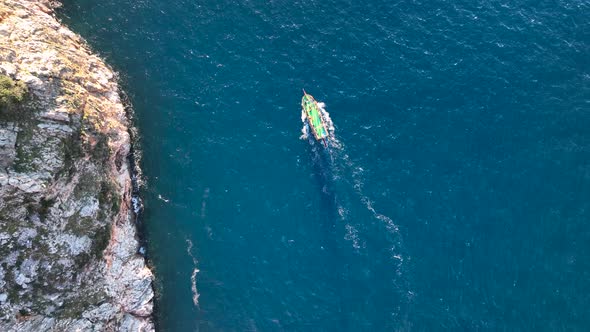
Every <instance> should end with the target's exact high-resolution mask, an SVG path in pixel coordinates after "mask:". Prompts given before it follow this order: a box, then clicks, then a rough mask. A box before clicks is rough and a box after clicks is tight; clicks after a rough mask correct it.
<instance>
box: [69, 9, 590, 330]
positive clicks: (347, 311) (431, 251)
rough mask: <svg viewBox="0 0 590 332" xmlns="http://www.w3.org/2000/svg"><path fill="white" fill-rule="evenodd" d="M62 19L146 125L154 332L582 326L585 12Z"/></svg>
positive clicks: (114, 14)
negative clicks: (323, 129) (313, 108)
mask: <svg viewBox="0 0 590 332" xmlns="http://www.w3.org/2000/svg"><path fill="white" fill-rule="evenodd" d="M64 2H65V3H64V8H63V10H61V11H60V15H62V17H63V18H64V20H65V21H66V23H68V24H69V25H70V26H71V27H72V28H73V29H74V30H75V31H77V32H79V33H80V34H82V35H83V36H84V37H85V38H87V39H88V40H89V42H90V44H91V45H92V47H93V48H94V49H95V50H97V51H98V52H99V53H101V54H102V55H103V56H104V57H105V58H106V59H107V61H108V62H109V63H110V64H112V66H113V67H114V68H115V69H116V70H118V71H119V72H120V74H121V77H122V84H123V86H124V88H125V90H126V91H127V92H128V93H129V94H130V96H131V101H132V103H133V105H134V107H135V112H136V116H137V125H138V127H139V130H140V132H141V136H142V138H141V148H142V150H143V159H142V167H143V170H144V175H145V183H146V185H145V187H144V193H143V194H144V198H145V214H144V222H145V226H146V230H147V234H146V235H147V240H148V241H149V245H148V250H149V256H150V259H151V262H152V263H153V264H154V266H155V272H156V276H157V282H156V288H157V290H158V294H159V295H158V298H157V303H156V304H157V314H156V316H157V323H158V327H159V329H160V330H162V331H195V330H199V331H281V330H285V331H295V330H300V331H369V330H377V331H391V330H412V331H433V330H466V331H477V330H507V331H515V330H529V331H536V330H547V331H561V330H569V331H587V330H589V329H590V309H589V308H590V225H589V221H590V130H589V128H590V56H589V55H590V24H589V20H588V17H589V16H590V4H589V3H588V2H587V1H548V0H542V1H524V0H517V1H452V2H449V1H385V0H370V1H364V2H358V1H333V0H325V1H188V0H179V1H174V2H168V1H155V0H143V1H127V0H123V1H112V0H103V1H91V0H80V1H71V0H68V1H64ZM302 88H305V89H306V90H307V91H308V92H309V93H311V94H312V95H314V96H315V97H316V99H318V100H320V101H323V102H325V103H326V110H327V111H328V112H330V117H331V119H332V121H333V122H334V125H335V127H336V129H335V133H334V137H333V138H332V148H331V153H326V152H325V151H323V149H321V148H320V147H319V146H318V145H316V144H313V143H312V142H310V141H308V140H305V139H300V136H301V128H302V124H301V120H300V106H299V103H300V98H301V89H302ZM197 271H199V272H198V273H196V272H197ZM191 276H194V277H195V278H194V280H196V289H197V291H198V294H199V297H198V299H197V298H196V296H195V295H196V293H194V289H193V290H191V288H194V283H193V281H192V280H191ZM195 300H198V302H197V301H195ZM196 303H197V304H196Z"/></svg>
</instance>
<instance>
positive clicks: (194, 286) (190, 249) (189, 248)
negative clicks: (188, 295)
mask: <svg viewBox="0 0 590 332" xmlns="http://www.w3.org/2000/svg"><path fill="white" fill-rule="evenodd" d="M186 244H187V248H186V252H187V253H188V255H189V256H190V257H191V259H192V260H193V272H192V273H191V292H192V293H193V304H194V305H195V307H197V308H199V296H200V294H199V292H198V291H197V273H199V272H200V271H199V268H198V267H197V263H198V261H197V259H196V258H195V256H194V255H193V242H192V241H191V240H190V239H188V238H187V239H186Z"/></svg>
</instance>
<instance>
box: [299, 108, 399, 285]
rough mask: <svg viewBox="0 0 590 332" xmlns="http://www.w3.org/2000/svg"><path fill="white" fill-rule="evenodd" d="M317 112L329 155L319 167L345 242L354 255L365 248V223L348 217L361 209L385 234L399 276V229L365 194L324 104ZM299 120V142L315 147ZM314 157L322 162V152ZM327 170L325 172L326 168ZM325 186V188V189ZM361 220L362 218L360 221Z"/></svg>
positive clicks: (359, 170)
mask: <svg viewBox="0 0 590 332" xmlns="http://www.w3.org/2000/svg"><path fill="white" fill-rule="evenodd" d="M318 106H319V109H320V112H321V113H322V117H323V120H324V123H325V124H326V127H327V129H328V132H329V136H328V147H329V149H328V153H329V155H330V158H329V159H330V161H328V162H324V163H323V164H324V165H321V168H322V171H321V172H322V173H323V174H327V175H328V177H329V179H325V181H328V182H330V187H333V188H332V191H333V196H334V204H335V209H336V211H337V218H338V219H339V220H340V221H341V222H342V223H343V225H344V233H345V235H344V239H345V240H347V241H349V242H350V243H351V245H352V247H353V248H354V250H355V251H356V252H357V253H361V252H362V251H363V250H365V249H366V248H367V242H366V240H364V239H363V238H364V237H363V233H364V232H363V230H366V229H367V228H368V225H367V224H366V220H353V219H352V218H351V215H359V214H361V215H362V213H360V211H358V209H359V208H360V209H362V210H364V211H365V214H367V216H368V217H369V219H370V220H372V222H371V224H374V225H376V226H377V227H378V228H381V229H384V230H385V231H386V233H387V234H388V236H387V238H388V239H389V240H388V241H389V244H390V248H389V251H390V259H391V260H392V261H393V262H394V264H395V266H396V271H397V274H401V269H402V263H403V262H404V254H403V253H402V252H401V251H403V249H402V248H403V246H402V239H401V235H400V233H399V227H398V226H397V225H396V224H395V222H394V221H393V219H392V218H390V217H388V216H387V215H385V214H383V213H380V212H379V211H377V209H376V208H375V206H374V202H373V200H371V199H370V198H369V196H368V195H367V194H366V193H365V190H364V183H365V181H364V175H363V173H364V169H363V168H362V167H359V166H357V165H356V164H355V163H354V162H353V161H352V160H351V158H350V156H349V155H348V153H347V151H346V147H345V146H344V144H343V143H342V142H340V140H338V137H337V136H336V135H335V132H336V128H335V126H334V122H333V121H332V118H331V117H330V113H328V112H327V111H326V105H325V104H324V103H322V102H318ZM301 121H302V123H303V127H302V129H301V133H302V135H301V137H300V138H301V139H304V140H309V141H310V143H311V144H314V145H315V146H317V144H315V143H316V142H315V139H314V138H313V137H312V136H311V135H310V128H309V125H308V124H307V121H306V117H305V112H303V111H302V114H301ZM313 150H314V151H315V154H316V156H315V157H314V159H315V160H322V158H321V156H320V155H319V154H321V153H324V151H323V149H321V148H314V149H313ZM326 168H327V169H326ZM324 187H325V186H324ZM351 209H353V211H354V209H357V211H356V212H357V213H351V211H350V210H351ZM362 219H364V218H362Z"/></svg>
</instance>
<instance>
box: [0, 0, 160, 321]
mask: <svg viewBox="0 0 590 332" xmlns="http://www.w3.org/2000/svg"><path fill="white" fill-rule="evenodd" d="M52 5H53V3H52V2H51V1H33V0H30V1H29V0H0V74H3V75H7V76H9V77H11V78H12V79H14V80H17V81H21V82H24V83H25V84H26V86H27V89H28V91H29V93H28V98H27V99H26V101H25V103H24V104H23V105H22V106H21V107H20V108H19V109H18V111H16V112H15V111H12V112H1V110H0V331H150V330H153V323H152V321H151V313H152V298H153V290H152V279H153V277H152V273H151V272H150V270H149V269H148V268H147V267H146V265H145V260H144V258H143V257H142V256H140V255H138V253H137V252H138V242H137V239H136V229H135V224H134V218H135V216H134V213H133V210H132V206H131V189H132V188H131V178H130V170H129V168H130V166H129V161H128V159H127V156H128V155H129V150H130V138H129V134H128V121H127V118H126V116H125V110H124V107H123V105H122V103H121V100H120V97H119V91H118V87H117V82H116V77H115V75H114V74H113V72H112V71H111V70H110V69H109V68H108V67H107V66H106V65H105V64H104V62H103V61H102V60H101V59H100V58H99V57H97V56H96V55H94V54H92V52H91V51H90V50H89V48H88V47H87V46H86V44H85V43H84V41H83V40H81V38H80V37H78V36H77V35H76V34H74V33H72V32H71V31H70V30H68V29H67V28H65V27H64V26H62V25H61V24H60V23H59V22H58V21H57V20H56V19H55V18H54V17H53V15H52V10H51V6H52Z"/></svg>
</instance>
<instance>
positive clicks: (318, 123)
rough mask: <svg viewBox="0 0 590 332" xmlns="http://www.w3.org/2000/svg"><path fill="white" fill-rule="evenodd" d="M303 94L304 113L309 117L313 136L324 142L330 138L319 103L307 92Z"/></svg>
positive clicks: (302, 105)
mask: <svg viewBox="0 0 590 332" xmlns="http://www.w3.org/2000/svg"><path fill="white" fill-rule="evenodd" d="M303 93H304V94H303V98H302V99H301V107H303V111H304V112H305V115H306V116H307V120H308V122H309V126H310V127H311V131H312V132H313V136H314V137H315V139H317V140H322V139H324V138H326V137H328V130H327V129H326V125H325V124H324V119H323V118H322V114H321V111H320V108H319V106H318V103H317V102H316V101H315V99H314V98H313V96H312V95H310V94H307V93H305V91H304V92H303Z"/></svg>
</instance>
